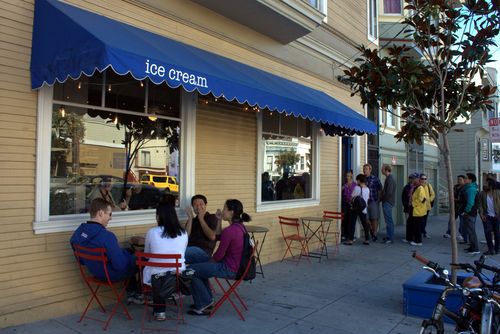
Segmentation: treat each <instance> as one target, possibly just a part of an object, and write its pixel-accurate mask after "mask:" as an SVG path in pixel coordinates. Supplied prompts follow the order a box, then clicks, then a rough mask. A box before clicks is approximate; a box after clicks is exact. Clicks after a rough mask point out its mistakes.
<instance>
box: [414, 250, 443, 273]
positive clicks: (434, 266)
mask: <svg viewBox="0 0 500 334" xmlns="http://www.w3.org/2000/svg"><path fill="white" fill-rule="evenodd" d="M412 256H413V257H414V258H415V259H416V260H418V261H420V262H421V263H422V264H424V265H426V266H427V267H429V268H431V269H434V270H436V271H437V270H438V269H439V270H442V269H443V268H441V267H440V266H439V265H438V264H437V263H436V262H432V261H429V260H428V259H426V258H425V257H423V256H422V255H420V254H417V252H413V255H412Z"/></svg>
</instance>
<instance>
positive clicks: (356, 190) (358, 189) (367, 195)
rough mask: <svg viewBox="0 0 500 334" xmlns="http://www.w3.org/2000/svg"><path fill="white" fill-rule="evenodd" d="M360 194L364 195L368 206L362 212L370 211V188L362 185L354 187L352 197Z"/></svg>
mask: <svg viewBox="0 0 500 334" xmlns="http://www.w3.org/2000/svg"><path fill="white" fill-rule="evenodd" d="M359 195H362V197H363V199H364V200H365V202H366V208H365V209H364V210H363V211H362V212H363V213H368V199H369V198H370V188H368V187H363V189H361V187H360V186H356V187H354V190H353V191H352V198H354V197H355V196H359Z"/></svg>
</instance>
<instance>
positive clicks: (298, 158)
mask: <svg viewBox="0 0 500 334" xmlns="http://www.w3.org/2000/svg"><path fill="white" fill-rule="evenodd" d="M311 133H312V125H311V122H310V121H308V120H304V119H302V118H297V117H294V116H286V115H284V114H278V113H276V112H274V113H272V112H269V111H263V114H262V145H263V150H262V152H263V162H264V163H263V166H262V169H263V170H262V178H261V183H262V184H261V189H262V194H261V200H262V201H263V202H268V201H281V200H294V199H303V198H311V196H312V195H311V194H312V192H311V171H312V161H311V154H312V138H311Z"/></svg>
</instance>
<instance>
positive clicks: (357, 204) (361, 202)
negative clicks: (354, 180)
mask: <svg viewBox="0 0 500 334" xmlns="http://www.w3.org/2000/svg"><path fill="white" fill-rule="evenodd" d="M351 207H352V209H353V210H354V211H356V212H362V211H363V210H364V209H365V208H366V202H365V199H364V198H363V188H361V194H360V195H358V196H354V197H353V198H352V200H351Z"/></svg>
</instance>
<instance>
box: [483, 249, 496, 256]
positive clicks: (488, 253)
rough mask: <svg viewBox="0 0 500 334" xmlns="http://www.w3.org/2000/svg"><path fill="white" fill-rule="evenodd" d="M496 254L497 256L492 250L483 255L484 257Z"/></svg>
mask: <svg viewBox="0 0 500 334" xmlns="http://www.w3.org/2000/svg"><path fill="white" fill-rule="evenodd" d="M495 254H496V252H495V251H491V250H489V251H486V252H484V253H483V255H495Z"/></svg>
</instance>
